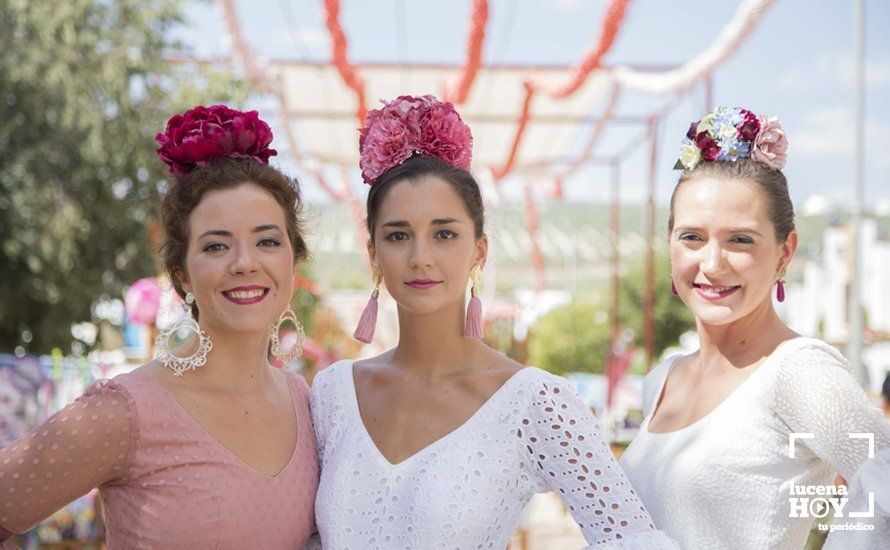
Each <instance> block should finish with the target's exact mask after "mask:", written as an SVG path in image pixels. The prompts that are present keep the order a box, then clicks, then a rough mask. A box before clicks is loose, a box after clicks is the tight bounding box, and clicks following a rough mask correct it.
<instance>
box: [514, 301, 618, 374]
mask: <svg viewBox="0 0 890 550" xmlns="http://www.w3.org/2000/svg"><path fill="white" fill-rule="evenodd" d="M608 318H609V317H608V314H607V313H606V312H605V310H604V309H603V307H602V306H601V305H600V304H598V303H596V302H594V301H592V300H576V301H573V302H571V303H569V304H567V305H564V306H560V307H557V308H555V309H553V310H552V311H550V312H549V313H547V315H545V316H543V317H542V318H541V319H539V320H538V322H537V323H535V326H534V327H533V328H532V330H531V333H530V335H529V345H528V351H529V363H530V364H532V365H536V366H538V367H541V368H542V369H544V370H547V371H550V372H552V373H555V374H565V373H567V372H592V373H599V374H602V372H603V370H604V368H605V364H606V357H607V355H608V353H609V340H610V335H609V334H610V330H609V323H608Z"/></svg>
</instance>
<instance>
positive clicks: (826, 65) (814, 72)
mask: <svg viewBox="0 0 890 550" xmlns="http://www.w3.org/2000/svg"><path fill="white" fill-rule="evenodd" d="M855 70H856V68H855V65H854V63H853V56H851V55H842V54H835V53H831V54H821V55H818V56H816V57H815V58H813V61H812V63H811V64H807V65H806V66H797V67H795V68H794V69H793V70H790V71H788V72H786V73H785V74H784V75H783V76H782V78H781V79H780V80H779V90H780V91H782V92H786V93H801V92H809V91H811V90H813V89H815V88H820V87H825V86H832V87H833V86H837V85H838V84H840V86H841V89H843V90H852V89H853V82H854V78H855ZM865 82H866V87H867V88H868V90H869V91H872V92H874V91H881V90H884V89H886V88H890V58H881V59H866V61H865Z"/></svg>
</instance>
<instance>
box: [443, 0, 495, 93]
mask: <svg viewBox="0 0 890 550" xmlns="http://www.w3.org/2000/svg"><path fill="white" fill-rule="evenodd" d="M487 24H488V1H487V0H473V14H472V16H471V19H470V38H469V40H467V61H466V63H465V64H464V69H463V73H462V75H461V78H460V80H459V81H458V84H457V86H454V87H453V88H452V87H449V89H448V91H447V92H446V93H445V100H446V101H450V102H452V103H455V104H460V103H463V102H464V101H466V100H467V95H469V93H470V88H472V86H473V82H474V81H475V80H476V75H477V74H478V73H479V69H480V68H481V67H482V49H483V45H484V44H485V26H486V25H487Z"/></svg>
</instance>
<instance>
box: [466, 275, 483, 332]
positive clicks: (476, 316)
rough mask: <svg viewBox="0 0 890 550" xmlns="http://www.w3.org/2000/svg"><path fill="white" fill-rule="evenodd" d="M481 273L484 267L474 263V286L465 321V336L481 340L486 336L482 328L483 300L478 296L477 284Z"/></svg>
mask: <svg viewBox="0 0 890 550" xmlns="http://www.w3.org/2000/svg"><path fill="white" fill-rule="evenodd" d="M481 275H482V268H480V267H479V265H478V264H477V265H474V266H473V269H472V270H471V271H470V280H472V281H473V286H472V287H470V303H469V304H467V319H466V322H465V323H464V338H472V339H475V340H481V339H482V337H483V336H485V333H484V331H483V330H482V300H480V299H479V296H476V284H477V283H478V282H479V277H481Z"/></svg>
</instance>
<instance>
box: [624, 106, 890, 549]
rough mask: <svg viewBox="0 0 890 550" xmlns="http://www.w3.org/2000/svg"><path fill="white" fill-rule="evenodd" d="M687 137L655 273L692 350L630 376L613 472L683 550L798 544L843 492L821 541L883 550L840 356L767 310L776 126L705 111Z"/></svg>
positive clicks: (877, 501)
mask: <svg viewBox="0 0 890 550" xmlns="http://www.w3.org/2000/svg"><path fill="white" fill-rule="evenodd" d="M687 137H688V138H689V141H688V142H687V145H686V146H685V147H684V149H683V150H682V152H681V155H680V164H681V165H682V167H683V168H684V172H683V174H682V175H681V176H680V181H679V183H678V184H677V187H676V189H675V190H674V195H673V197H672V199H671V212H670V219H669V222H668V225H669V240H670V253H671V277H672V279H673V283H674V288H675V294H678V295H679V297H680V299H682V300H683V302H684V303H685V304H686V306H687V307H689V309H690V310H691V311H692V312H693V314H694V315H695V317H696V326H697V329H698V334H699V337H700V341H701V346H700V349H699V350H698V351H696V352H694V353H692V354H690V355H686V356H673V357H671V358H669V359H667V360H666V361H664V362H663V363H661V364H660V365H658V366H657V367H655V369H653V370H652V372H650V373H649V375H648V376H647V377H646V381H645V383H644V387H643V402H644V408H645V419H644V421H643V424H642V426H641V428H640V432H639V434H638V435H637V437H636V439H635V440H634V441H633V443H632V444H631V446H630V447H629V448H628V449H627V451H626V452H625V453H624V455H623V456H622V459H621V464H622V465H623V466H624V468H625V470H626V471H627V474H628V477H629V478H630V480H631V481H632V482H633V484H634V486H635V487H636V489H637V491H638V492H639V495H640V497H641V498H642V500H643V502H644V503H645V505H646V507H647V509H648V510H649V511H650V512H651V513H652V517H653V519H654V520H655V523H656V524H657V525H658V526H659V527H660V528H661V529H664V530H665V531H666V532H667V533H668V535H670V536H671V537H673V538H674V539H676V540H677V541H678V542H679V543H680V545H681V546H682V547H683V548H696V549H698V548H746V549H747V548H776V549H785V548H801V547H803V545H804V543H805V541H806V540H807V536H808V533H809V530H810V527H811V526H812V525H813V522H814V519H815V517H816V516H817V515H822V514H823V512H822V510H821V506H820V504H818V502H819V500H821V499H824V498H825V494H826V493H829V494H831V493H839V496H840V497H842V498H848V500H846V501H845V500H839V501H837V504H836V506H843V509H842V510H840V512H839V513H836V514H835V520H834V524H835V525H834V527H833V528H832V529H833V530H832V532H831V533H830V534H829V537H828V542H827V547H839V548H844V549H849V548H887V547H888V545H890V532H888V531H890V526H888V520H887V514H888V512H890V502H888V498H890V495H888V490H890V427H888V425H887V424H885V423H884V421H883V418H882V417H881V414H880V411H879V410H878V409H877V407H875V406H874V405H873V404H872V403H870V402H869V400H868V398H867V396H866V395H865V393H864V392H863V391H862V389H861V388H860V387H859V385H858V384H857V383H856V381H855V380H854V378H853V376H852V375H851V372H850V367H849V364H848V363H847V361H846V360H845V359H844V357H843V356H842V355H841V354H840V353H839V352H838V351H837V350H835V349H834V348H832V347H831V346H829V345H827V344H825V343H824V342H822V341H820V340H815V339H811V338H803V337H800V336H799V335H797V334H796V333H794V332H793V331H792V330H791V329H789V328H788V327H787V326H785V324H784V323H783V322H782V320H781V319H780V318H779V316H778V315H777V314H776V312H775V310H774V308H773V302H772V295H773V292H775V293H776V296H777V299H778V300H779V301H782V300H784V297H785V296H784V295H785V292H784V281H783V277H784V274H785V269H786V267H787V266H788V264H789V262H790V261H791V258H792V256H793V254H794V252H795V249H796V247H797V234H796V232H795V230H794V212H793V209H792V204H791V199H790V198H789V196H788V188H787V184H786V180H785V176H784V175H783V174H782V172H781V169H782V168H783V167H784V165H785V156H786V149H787V140H786V138H785V135H784V132H783V131H782V130H781V127H780V126H779V123H778V121H776V119H774V118H773V119H767V118H765V117H757V116H755V115H753V114H752V113H751V112H750V111H747V110H744V109H726V108H720V109H717V110H716V111H715V112H714V113H711V114H709V115H707V116H706V117H705V118H704V119H702V120H701V121H699V122H697V123H693V125H692V127H691V128H690V130H689V133H688V134H687ZM875 454H876V456H875V457H874V458H870V457H871V456H873V455H875ZM835 473H837V474H839V475H841V476H842V477H843V478H844V479H846V480H847V481H848V487H847V488H846V489H842V490H841V489H837V488H836V487H835V486H833V480H834V479H835V475H836V474H835ZM844 493H848V494H844ZM869 493H874V494H873V496H870V495H869ZM870 499H872V502H873V504H872V505H871V511H873V514H870V513H869V506H870V505H869V501H870ZM823 502H824V501H823ZM857 514H862V515H864V516H869V515H873V516H874V517H857Z"/></svg>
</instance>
